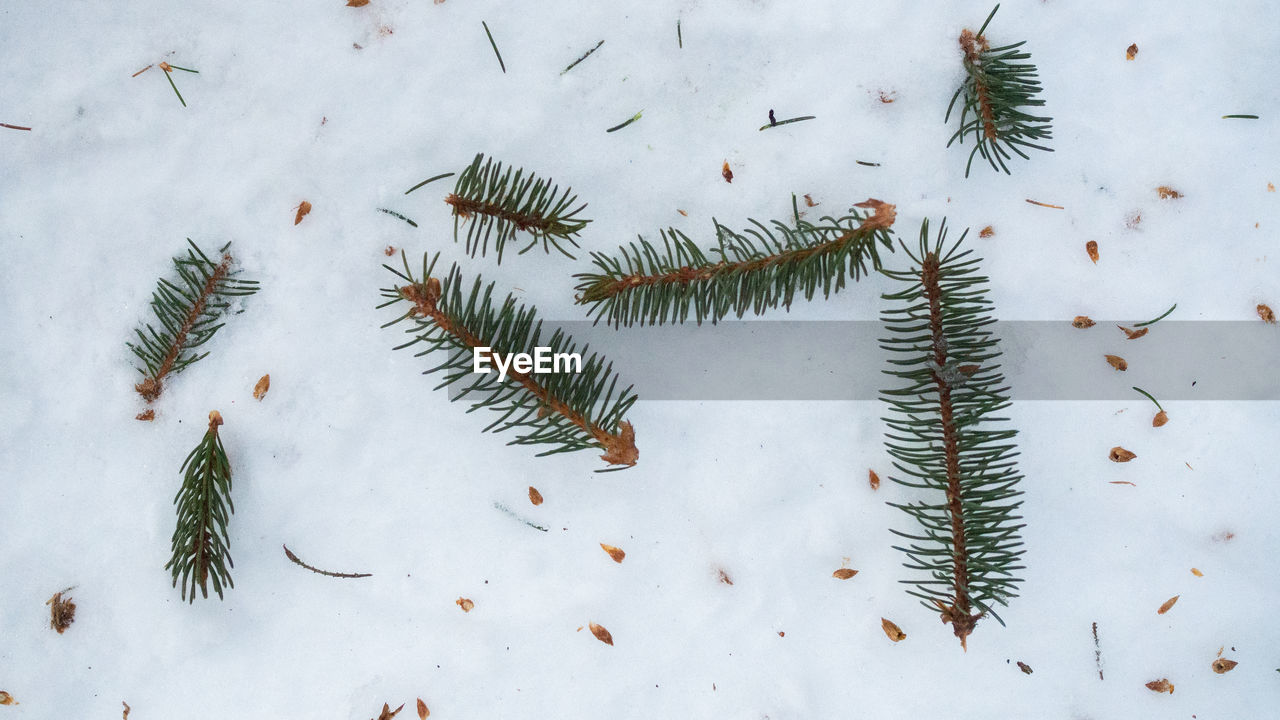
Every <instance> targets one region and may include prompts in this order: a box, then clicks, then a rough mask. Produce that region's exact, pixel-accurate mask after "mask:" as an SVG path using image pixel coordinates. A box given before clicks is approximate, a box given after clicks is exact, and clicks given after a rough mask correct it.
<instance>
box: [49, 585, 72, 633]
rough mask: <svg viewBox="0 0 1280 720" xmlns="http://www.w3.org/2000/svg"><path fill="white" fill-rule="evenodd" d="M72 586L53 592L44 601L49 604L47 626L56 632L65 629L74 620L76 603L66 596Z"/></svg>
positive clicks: (62, 631) (61, 631)
mask: <svg viewBox="0 0 1280 720" xmlns="http://www.w3.org/2000/svg"><path fill="white" fill-rule="evenodd" d="M71 589H72V588H66V589H63V590H59V591H58V592H56V593H54V594H53V597H51V598H49V599H48V600H46V601H45V602H44V604H45V605H48V606H49V627H51V628H53V629H54V630H57V631H58V634H59V635H61V634H62V633H64V632H66V631H67V628H69V627H71V623H73V622H75V621H76V604H75V603H74V602H72V600H71V596H69V595H68V596H66V597H63V596H64V595H66V593H68V592H70V591H71Z"/></svg>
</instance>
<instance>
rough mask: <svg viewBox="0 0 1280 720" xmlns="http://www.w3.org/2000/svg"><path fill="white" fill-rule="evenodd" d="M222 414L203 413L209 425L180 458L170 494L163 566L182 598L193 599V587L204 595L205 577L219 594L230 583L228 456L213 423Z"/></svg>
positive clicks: (207, 591)
mask: <svg viewBox="0 0 1280 720" xmlns="http://www.w3.org/2000/svg"><path fill="white" fill-rule="evenodd" d="M221 424H222V415H221V414H219V413H218V411H217V410H214V411H213V412H211V413H209V430H208V432H206V433H205V435H204V439H203V440H201V441H200V444H199V445H197V446H196V448H195V449H194V450H192V451H191V454H190V455H187V459H186V460H185V461H183V463H182V471H183V472H185V475H183V478H182V489H181V490H179V491H178V494H177V495H176V496H175V497H174V499H173V502H174V504H175V505H177V506H178V524H177V528H176V529H175V530H174V531H173V543H172V545H173V557H172V558H171V559H170V560H169V562H168V563H166V564H165V566H164V569H165V570H169V571H171V573H172V575H173V586H174V587H177V586H178V583H179V582H181V583H182V599H183V600H187V601H188V602H195V600H196V588H197V587H198V588H200V594H201V596H202V597H205V598H207V597H209V590H208V586H207V583H208V581H209V580H210V579H212V580H213V590H214V592H216V593H218V598H219V599H222V590H223V588H224V587H228V588H229V587H235V583H233V582H232V581H231V574H230V569H231V568H232V567H234V563H232V562H231V554H230V553H229V552H228V548H229V547H230V546H231V540H230V538H229V537H228V536H227V520H228V519H229V518H230V515H231V514H232V513H234V512H235V506H234V505H233V504H232V502H231V462H230V461H229V460H227V452H226V449H225V448H223V446H222V438H220V437H219V436H218V426H219V425H221Z"/></svg>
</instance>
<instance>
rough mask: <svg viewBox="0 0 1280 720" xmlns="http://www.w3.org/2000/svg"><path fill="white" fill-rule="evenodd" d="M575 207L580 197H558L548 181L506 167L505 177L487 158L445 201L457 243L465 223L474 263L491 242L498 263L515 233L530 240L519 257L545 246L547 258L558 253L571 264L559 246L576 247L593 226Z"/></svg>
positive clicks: (563, 194)
mask: <svg viewBox="0 0 1280 720" xmlns="http://www.w3.org/2000/svg"><path fill="white" fill-rule="evenodd" d="M577 201H578V196H577V195H574V194H573V191H572V190H571V189H569V188H565V190H564V192H560V189H559V188H558V187H557V186H556V185H554V184H553V183H552V182H551V181H550V180H543V179H542V178H539V177H538V176H536V175H534V174H533V173H525V171H524V169H520V170H513V169H512V168H510V167H508V168H506V170H505V172H504V170H503V167H502V163H500V162H494V161H493V159H492V158H490V159H488V160H486V159H485V157H484V154H483V153H479V154H477V155H476V157H475V160H473V161H472V162H471V165H470V166H468V167H467V169H466V170H463V171H462V172H461V173H460V174H459V175H458V181H457V184H456V185H455V187H454V189H453V192H452V193H450V194H449V195H448V197H446V198H445V202H446V203H448V204H449V206H450V207H451V208H452V210H453V237H454V240H457V239H458V230H459V228H460V226H461V225H462V224H463V223H464V222H465V223H466V224H467V229H466V248H467V253H468V254H469V255H471V257H475V256H476V255H477V254H479V255H481V256H483V255H484V254H485V253H486V252H487V251H488V249H489V241H490V240H492V241H493V249H494V251H495V252H496V253H497V254H498V262H499V263H501V262H502V252H503V250H504V249H505V248H506V245H507V243H508V242H510V241H512V240H513V239H515V236H516V233H517V232H526V233H528V234H529V235H530V240H529V244H528V245H526V246H525V247H524V248H523V249H521V250H520V254H521V255H523V254H524V253H526V252H528V251H530V250H532V249H533V248H534V247H536V246H537V245H538V243H539V242H541V243H542V249H543V251H544V252H547V253H550V252H551V248H553V247H554V248H555V249H556V250H558V251H560V252H561V253H563V254H564V255H565V256H567V257H569V258H572V257H573V255H571V254H570V253H569V252H568V251H567V250H565V249H564V247H562V246H561V241H564V242H567V243H568V244H570V245H572V246H573V247H577V246H578V243H577V241H576V240H575V239H574V238H575V237H576V236H577V235H578V234H579V233H581V232H582V230H583V228H585V227H586V226H587V223H589V222H591V221H590V220H584V219H582V218H581V217H579V213H581V212H582V211H583V210H584V209H585V208H586V207H587V204H586V203H582V204H581V205H578V206H577V207H574V205H575V204H576V203H577Z"/></svg>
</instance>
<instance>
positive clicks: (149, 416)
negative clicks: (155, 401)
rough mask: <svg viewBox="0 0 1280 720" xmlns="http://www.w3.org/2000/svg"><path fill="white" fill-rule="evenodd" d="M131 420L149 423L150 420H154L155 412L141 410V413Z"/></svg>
mask: <svg viewBox="0 0 1280 720" xmlns="http://www.w3.org/2000/svg"><path fill="white" fill-rule="evenodd" d="M133 419H134V420H142V421H144V422H151V421H152V420H155V419H156V411H155V410H150V409H147V410H143V411H142V412H140V413H138V414H137V415H135V416H134V418H133Z"/></svg>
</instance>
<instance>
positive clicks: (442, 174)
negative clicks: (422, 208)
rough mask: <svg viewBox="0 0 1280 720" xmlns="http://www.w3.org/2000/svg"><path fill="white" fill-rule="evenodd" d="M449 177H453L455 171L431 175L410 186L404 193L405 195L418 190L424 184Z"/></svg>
mask: <svg viewBox="0 0 1280 720" xmlns="http://www.w3.org/2000/svg"><path fill="white" fill-rule="evenodd" d="M447 177H453V173H440V174H439V175H435V176H433V177H429V178H427V179H426V180H423V181H422V182H420V183H418V184H417V185H414V186H413V187H411V188H409V189H408V190H405V191H404V194H405V195H408V194H409V193H411V192H413V191H414V190H417V189H418V188H420V187H422V186H423V185H426V184H428V183H433V182H435V181H437V180H443V179H445V178H447Z"/></svg>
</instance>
